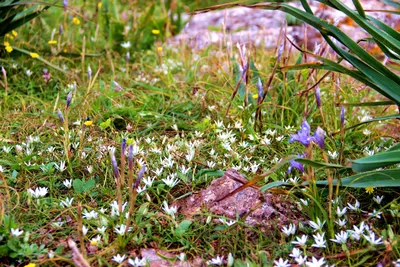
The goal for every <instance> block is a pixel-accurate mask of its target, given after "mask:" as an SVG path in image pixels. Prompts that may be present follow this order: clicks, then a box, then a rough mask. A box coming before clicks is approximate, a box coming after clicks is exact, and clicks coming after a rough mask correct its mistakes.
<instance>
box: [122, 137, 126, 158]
mask: <svg viewBox="0 0 400 267" xmlns="http://www.w3.org/2000/svg"><path fill="white" fill-rule="evenodd" d="M125 149H126V138H122V142H121V154H124V155H125Z"/></svg>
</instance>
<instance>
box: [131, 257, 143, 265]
mask: <svg viewBox="0 0 400 267" xmlns="http://www.w3.org/2000/svg"><path fill="white" fill-rule="evenodd" d="M128 263H129V264H130V265H131V266H135V267H139V266H146V258H143V259H139V258H138V257H135V259H134V260H132V259H129V260H128Z"/></svg>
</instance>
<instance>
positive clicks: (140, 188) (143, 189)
mask: <svg viewBox="0 0 400 267" xmlns="http://www.w3.org/2000/svg"><path fill="white" fill-rule="evenodd" d="M144 191H146V185H144V186H143V187H142V186H138V188H137V189H136V192H137V193H138V194H140V193H142V192H144Z"/></svg>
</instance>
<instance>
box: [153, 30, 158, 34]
mask: <svg viewBox="0 0 400 267" xmlns="http://www.w3.org/2000/svg"><path fill="white" fill-rule="evenodd" d="M151 32H152V33H153V34H160V31H159V30H152V31H151Z"/></svg>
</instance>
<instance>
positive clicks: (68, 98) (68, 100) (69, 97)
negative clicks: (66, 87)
mask: <svg viewBox="0 0 400 267" xmlns="http://www.w3.org/2000/svg"><path fill="white" fill-rule="evenodd" d="M71 100H72V91H70V92H69V94H68V95H67V108H69V105H70V104H71Z"/></svg>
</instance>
